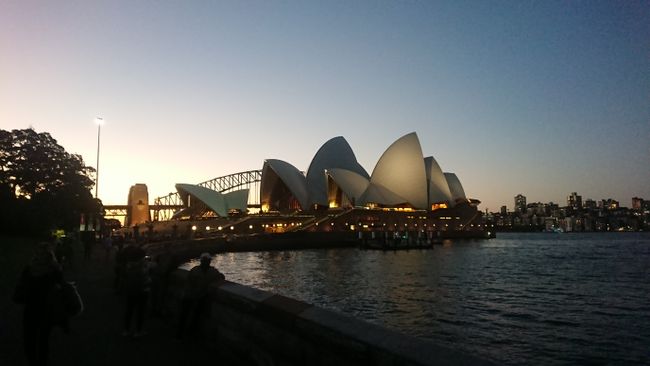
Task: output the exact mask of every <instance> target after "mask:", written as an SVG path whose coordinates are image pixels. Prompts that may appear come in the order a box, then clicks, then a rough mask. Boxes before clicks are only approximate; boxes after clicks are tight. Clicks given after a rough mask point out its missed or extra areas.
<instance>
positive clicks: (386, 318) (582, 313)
mask: <svg viewBox="0 0 650 366" xmlns="http://www.w3.org/2000/svg"><path fill="white" fill-rule="evenodd" d="M197 263H198V262H196V261H195V262H193V264H197ZM213 265H215V266H216V267H218V268H219V269H220V270H221V271H222V272H224V274H225V275H226V278H227V279H229V280H231V281H234V282H239V283H242V284H246V285H250V286H254V287H257V288H261V289H264V290H267V291H271V292H275V293H280V294H283V295H286V296H289V297H293V298H297V299H301V300H303V301H306V302H308V303H312V304H316V305H319V306H323V307H326V308H330V309H334V310H338V311H341V312H344V313H347V314H351V315H354V316H357V317H359V318H362V319H365V320H368V321H371V322H373V323H376V324H380V325H384V326H387V327H390V328H394V329H397V330H400V331H402V332H404V333H408V334H411V335H415V336H419V337H423V338H429V339H432V340H435V341H436V342H438V343H442V344H445V345H447V346H449V347H452V348H459V349H462V350H466V351H469V352H471V353H474V354H478V355H482V356H484V357H487V358H490V359H492V360H495V361H497V362H501V363H504V364H521V363H527V364H538V365H546V364H576V363H582V364H584V363H597V364H603V363H606V364H635V363H636V364H649V363H650V351H648V350H649V349H650V347H647V346H648V345H649V344H650V304H649V302H648V300H647V297H648V294H650V235H648V234H647V233H645V234H644V233H623V234H614V233H612V234H607V233H606V234H563V235H562V234H500V235H499V238H497V239H492V240H480V241H462V242H454V243H451V242H448V243H445V244H444V245H441V246H436V247H435V249H434V250H411V251H387V252H383V251H363V250H358V249H353V248H347V249H345V248H344V249H331V250H303V251H292V252H290V251H274V252H258V253H225V254H219V255H217V256H215V258H214V260H213ZM188 267H191V265H189V266H188Z"/></svg>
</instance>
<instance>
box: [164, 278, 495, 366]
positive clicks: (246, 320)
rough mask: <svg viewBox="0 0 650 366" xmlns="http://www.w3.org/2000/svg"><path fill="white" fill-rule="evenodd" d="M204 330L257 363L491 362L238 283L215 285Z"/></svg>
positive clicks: (174, 282)
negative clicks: (210, 312) (210, 309)
mask: <svg viewBox="0 0 650 366" xmlns="http://www.w3.org/2000/svg"><path fill="white" fill-rule="evenodd" d="M187 273H188V272H187V271H184V270H175V271H174V272H172V273H171V274H170V277H169V286H168V291H167V304H168V305H169V306H170V307H171V308H172V309H178V306H179V304H180V299H181V297H182V293H183V287H184V284H185V281H186V277H187ZM212 290H213V291H214V294H215V296H214V300H213V302H212V316H211V318H210V319H209V320H207V321H206V322H205V323H204V326H205V334H206V335H207V337H208V340H209V342H210V343H212V342H214V343H215V344H214V345H215V346H216V347H226V348H227V349H228V350H229V351H231V352H234V353H235V354H237V356H238V357H240V358H242V359H245V360H248V361H249V362H250V363H251V364H255V365H337V366H345V365H491V363H490V362H487V361H485V360H481V359H478V358H475V357H472V356H469V355H467V354H464V353H461V352H460V351H455V350H451V349H448V348H444V347H441V346H439V345H436V344H434V343H432V342H430V341H427V340H423V339H419V338H415V337H411V336H407V335H404V334H401V333H398V332H395V331H392V330H389V329H386V328H383V327H380V326H377V325H374V324H371V323H368V322H365V321H361V320H358V319H355V318H353V317H350V316H347V315H344V314H341V313H338V312H335V311H330V310H326V309H323V308H319V307H317V306H313V305H310V304H307V303H305V302H302V301H298V300H295V299H291V298H288V297H285V296H281V295H277V294H273V293H270V292H267V291H262V290H259V289H255V288H252V287H248V286H243V285H240V284H237V283H233V282H228V281H226V282H225V283H223V284H221V285H217V284H214V285H213V289H212Z"/></svg>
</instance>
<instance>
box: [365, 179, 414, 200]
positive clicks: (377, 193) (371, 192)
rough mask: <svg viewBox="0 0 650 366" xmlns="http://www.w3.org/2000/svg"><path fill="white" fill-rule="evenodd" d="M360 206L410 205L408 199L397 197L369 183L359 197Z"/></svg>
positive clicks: (375, 184) (388, 190) (383, 188)
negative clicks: (373, 204) (375, 204)
mask: <svg viewBox="0 0 650 366" xmlns="http://www.w3.org/2000/svg"><path fill="white" fill-rule="evenodd" d="M360 203H361V204H364V205H365V204H368V203H378V204H380V205H387V206H396V205H403V204H407V203H408V204H411V205H412V203H411V202H409V200H408V199H406V198H404V197H402V196H400V195H398V194H397V193H395V192H393V191H391V190H390V189H388V188H386V187H384V186H382V185H381V184H378V183H372V182H371V183H370V184H369V185H368V188H366V191H365V192H364V193H363V196H362V197H361V202H360Z"/></svg>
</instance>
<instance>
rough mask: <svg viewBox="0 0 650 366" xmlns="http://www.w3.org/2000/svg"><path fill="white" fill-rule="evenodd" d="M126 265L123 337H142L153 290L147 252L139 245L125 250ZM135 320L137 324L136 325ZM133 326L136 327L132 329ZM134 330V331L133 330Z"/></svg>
mask: <svg viewBox="0 0 650 366" xmlns="http://www.w3.org/2000/svg"><path fill="white" fill-rule="evenodd" d="M124 250H125V251H126V253H125V258H126V265H125V268H124V276H123V290H124V295H125V308H124V332H123V333H122V335H123V336H131V335H133V336H134V337H140V336H143V335H144V334H145V333H144V332H143V331H142V326H143V324H144V315H145V314H144V313H145V309H146V305H147V298H148V297H149V292H150V289H151V276H150V273H149V271H150V267H149V264H148V263H147V261H146V259H145V252H144V250H142V248H140V247H139V246H137V245H134V246H131V247H127V248H124ZM134 320H135V324H133V323H134ZM132 325H134V326H133V327H132ZM132 328H133V330H132Z"/></svg>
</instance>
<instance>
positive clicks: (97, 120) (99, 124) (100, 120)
mask: <svg viewBox="0 0 650 366" xmlns="http://www.w3.org/2000/svg"><path fill="white" fill-rule="evenodd" d="M95 123H96V124H97V164H96V165H95V166H96V169H97V170H96V172H95V199H96V198H97V197H98V196H97V193H98V191H99V137H100V134H101V131H102V125H103V124H104V119H103V118H102V117H95Z"/></svg>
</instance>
